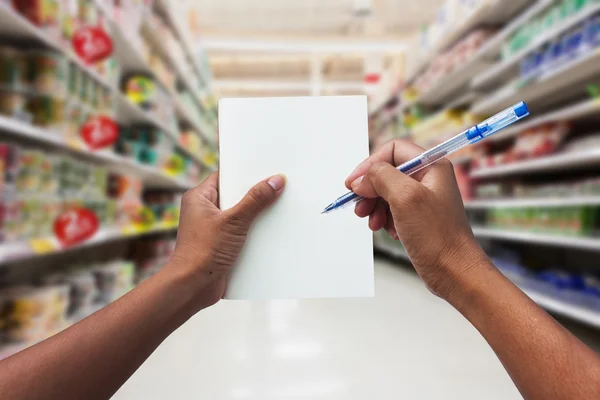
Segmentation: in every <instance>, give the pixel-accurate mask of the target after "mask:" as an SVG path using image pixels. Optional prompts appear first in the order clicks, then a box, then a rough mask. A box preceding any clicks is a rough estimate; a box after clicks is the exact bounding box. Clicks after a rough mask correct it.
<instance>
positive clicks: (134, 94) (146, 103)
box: [123, 75, 176, 127]
mask: <svg viewBox="0 0 600 400" xmlns="http://www.w3.org/2000/svg"><path fill="white" fill-rule="evenodd" d="M123 92H124V93H125V95H126V96H127V98H128V99H129V100H130V101H131V102H132V103H133V104H136V105H138V106H140V107H142V108H143V109H144V110H147V111H150V112H152V114H153V115H155V116H156V117H157V119H158V120H160V121H162V122H164V123H166V124H167V125H168V126H169V127H174V126H176V118H175V109H174V107H173V103H172V99H171V96H169V94H168V93H167V92H166V91H165V90H164V89H162V88H161V87H160V86H159V85H157V84H156V83H155V82H154V80H153V79H152V78H151V77H148V76H145V75H133V76H130V77H129V78H127V79H126V80H125V81H124V82H123Z"/></svg>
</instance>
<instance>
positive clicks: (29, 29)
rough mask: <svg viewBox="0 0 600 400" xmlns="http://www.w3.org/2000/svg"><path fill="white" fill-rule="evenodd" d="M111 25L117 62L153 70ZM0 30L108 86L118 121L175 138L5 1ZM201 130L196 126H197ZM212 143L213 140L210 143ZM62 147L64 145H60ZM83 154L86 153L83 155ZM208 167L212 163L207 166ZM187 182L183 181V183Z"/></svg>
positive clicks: (141, 69)
mask: <svg viewBox="0 0 600 400" xmlns="http://www.w3.org/2000/svg"><path fill="white" fill-rule="evenodd" d="M110 25H111V35H112V37H113V40H114V41H115V50H116V54H117V57H118V58H119V61H120V63H121V67H122V68H124V69H128V70H135V71H138V72H146V73H150V74H153V72H152V71H151V69H150V67H149V66H148V65H147V63H146V62H145V60H144V59H143V57H142V56H141V54H140V53H139V51H138V50H137V49H136V48H135V46H133V44H132V42H131V40H129V39H128V38H127V37H126V35H125V34H124V33H123V32H122V30H121V29H120V28H119V27H118V25H117V24H116V23H115V22H114V21H112V22H111V23H110ZM0 34H3V35H12V36H13V37H15V36H16V37H20V38H22V39H25V40H26V39H29V40H34V41H38V42H40V43H42V44H44V45H45V46H48V47H50V48H51V49H54V50H56V51H59V52H61V53H62V54H64V55H66V56H67V57H68V58H69V59H70V60H71V61H73V62H75V63H76V64H77V65H78V66H79V67H80V68H81V69H82V70H84V71H86V73H88V74H89V75H90V76H92V77H94V79H95V80H96V81H97V82H99V83H101V84H102V85H104V86H105V87H107V88H110V89H111V90H112V92H113V94H114V96H115V98H116V100H117V119H118V120H119V122H121V123H142V124H150V125H153V126H156V127H157V128H159V129H161V130H163V131H164V132H166V133H167V134H169V135H170V136H171V137H172V138H174V139H175V140H177V135H178V134H177V133H176V132H174V131H173V130H172V129H171V128H169V127H168V126H166V124H164V123H163V122H162V121H159V120H158V119H157V118H156V117H155V116H154V115H152V114H151V113H149V112H146V111H144V110H142V109H141V108H139V107H137V106H136V105H134V104H132V103H131V102H129V101H128V100H127V98H126V97H125V96H124V95H123V94H122V93H121V91H120V90H119V89H118V87H117V83H116V82H109V81H107V80H106V78H104V77H102V76H99V75H98V73H97V72H96V71H95V70H94V69H93V68H90V67H88V66H87V65H85V64H84V63H83V62H82V61H81V60H79V58H78V57H76V56H75V55H74V54H73V53H72V52H71V51H65V49H64V48H63V47H62V46H61V44H60V43H58V42H56V41H55V40H53V39H52V38H51V37H50V36H49V35H48V34H46V33H45V32H43V31H42V30H41V29H39V28H38V27H37V26H35V25H33V24H31V23H30V22H29V21H28V20H27V19H25V18H24V17H23V16H21V15H20V14H18V13H17V12H15V11H14V10H13V9H12V8H11V7H10V6H9V5H7V4H4V3H0ZM6 120H7V119H6V118H3V123H7V121H6ZM16 125H21V126H20V127H19V129H20V130H25V131H29V132H33V131H36V130H38V131H41V130H39V129H38V128H35V127H31V129H26V128H24V127H23V126H22V124H18V123H16ZM198 131H199V132H201V131H200V130H198ZM34 136H37V137H39V136H43V135H34ZM208 142H209V143H213V142H212V141H208ZM213 145H214V144H213ZM63 147H64V146H63ZM180 149H181V150H182V151H183V152H184V153H186V154H190V152H189V151H188V150H187V149H184V148H183V147H182V146H180ZM80 153H81V155H86V154H84V153H89V156H90V157H91V158H98V157H96V156H95V155H93V154H92V152H91V151H87V150H85V149H80ZM86 156H87V155H86ZM100 157H101V158H105V155H104V154H103V155H100ZM194 159H195V160H196V161H197V162H199V163H200V165H203V163H202V161H201V160H199V159H198V158H197V157H195V156H194ZM209 168H210V169H212V167H209ZM140 169H141V170H145V172H146V173H148V168H146V166H140ZM168 179H169V181H172V180H173V179H172V178H168ZM187 186H188V185H185V187H187ZM177 187H181V182H177Z"/></svg>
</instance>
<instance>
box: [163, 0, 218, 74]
mask: <svg viewBox="0 0 600 400" xmlns="http://www.w3.org/2000/svg"><path fill="white" fill-rule="evenodd" d="M155 4H156V6H157V8H158V9H160V10H161V11H162V12H163V13H164V15H165V16H166V17H167V22H168V23H169V25H170V26H171V28H172V29H173V31H174V32H175V34H176V36H177V37H178V39H179V41H180V42H181V46H182V47H183V50H184V51H185V52H186V53H187V56H188V61H189V62H190V64H191V65H192V67H193V69H194V70H195V71H196V73H197V74H198V77H199V78H200V80H201V81H203V82H204V83H207V79H206V77H205V76H204V72H203V70H202V68H201V67H200V64H199V63H198V58H197V54H196V50H195V49H194V46H193V45H192V41H191V39H190V38H189V35H188V34H187V33H186V32H185V31H184V30H183V29H182V28H181V26H182V23H181V21H179V19H178V18H176V17H175V16H174V15H173V10H172V8H171V7H172V5H169V4H168V2H167V1H166V0H156V2H155Z"/></svg>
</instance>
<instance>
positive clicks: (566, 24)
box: [472, 4, 600, 88]
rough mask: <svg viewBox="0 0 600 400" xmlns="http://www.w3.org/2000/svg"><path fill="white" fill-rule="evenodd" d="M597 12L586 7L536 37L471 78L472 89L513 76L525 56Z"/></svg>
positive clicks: (594, 7)
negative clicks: (510, 55)
mask: <svg viewBox="0 0 600 400" xmlns="http://www.w3.org/2000/svg"><path fill="white" fill-rule="evenodd" d="M598 11H600V5H592V4H590V5H588V6H587V7H586V9H584V10H582V11H581V12H579V13H577V14H575V15H573V16H572V17H570V18H568V19H567V20H565V21H563V22H562V23H561V24H559V25H557V26H556V27H555V28H554V29H552V30H550V31H548V32H546V33H545V34H543V35H541V36H538V37H537V38H536V39H535V40H534V41H532V42H531V43H530V44H529V46H527V47H526V48H524V49H523V50H521V51H520V52H518V53H516V54H514V55H513V56H512V57H510V58H509V59H507V60H504V61H501V62H499V63H497V64H496V65H495V66H493V67H492V68H490V69H488V70H487V71H485V72H483V73H482V74H480V75H478V76H476V77H475V78H473V81H472V85H473V87H474V88H484V87H487V86H490V85H491V84H493V83H495V82H498V81H500V80H502V79H503V78H505V77H506V76H507V75H509V74H511V73H513V74H514V73H515V72H516V71H517V70H518V66H519V63H520V62H521V60H522V59H523V58H525V56H527V55H528V54H529V53H531V52H532V51H533V50H536V49H537V48H539V47H540V46H542V45H544V44H545V43H547V42H549V41H550V40H552V39H554V38H556V37H558V36H560V35H562V34H563V33H565V32H567V31H568V30H569V29H571V28H572V27H574V26H576V25H578V24H580V23H582V22H583V21H585V20H586V19H588V18H589V17H591V16H592V15H594V14H595V13H596V12H598Z"/></svg>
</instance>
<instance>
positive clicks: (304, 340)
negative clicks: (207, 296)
mask: <svg viewBox="0 0 600 400" xmlns="http://www.w3.org/2000/svg"><path fill="white" fill-rule="evenodd" d="M376 264H377V266H376V284H377V287H376V293H377V296H376V298H375V299H349V300H315V301H301V302H299V301H277V302H253V303H248V302H221V303H220V304H219V305H218V306H216V307H214V308H212V309H209V310H207V311H205V312H204V313H201V314H199V315H197V316H196V317H195V318H193V319H192V320H191V321H189V322H188V323H187V324H186V325H185V326H184V327H182V328H181V329H180V330H179V331H178V332H176V333H175V334H174V335H173V336H171V337H170V338H169V339H168V340H167V341H166V342H165V343H164V344H163V345H162V346H161V347H160V348H159V349H158V350H157V351H156V353H155V354H154V355H153V356H152V357H151V358H150V359H149V360H148V362H147V363H146V364H145V365H144V366H142V368H141V369H140V370H139V371H138V372H137V373H136V374H135V375H134V376H133V377H132V378H131V379H130V381H129V382H128V383H127V384H126V385H125V386H124V387H123V388H122V389H121V391H120V392H119V393H118V394H117V395H116V396H115V398H116V399H118V400H138V399H139V400H142V399H144V400H147V399H165V398H170V399H192V398H194V399H195V398H204V399H215V400H216V399H260V400H269V399H361V400H362V399H366V398H374V399H378V400H386V399H400V398H408V399H435V398H444V399H461V400H466V399H481V398H486V399H489V400H493V399H503V400H505V399H518V398H520V396H519V395H518V392H517V391H516V389H515V388H514V387H513V385H512V383H511V381H510V380H509V378H508V376H507V375H506V374H505V372H504V370H503V369H502V366H501V365H500V363H499V362H498V361H497V360H496V358H495V356H494V354H493V352H492V351H491V350H490V349H489V348H488V347H487V345H486V343H485V342H484V341H483V339H481V338H480V336H479V334H478V333H477V332H476V331H475V330H474V329H473V328H472V327H471V326H470V325H469V324H468V323H467V322H465V321H464V320H463V319H462V318H461V317H460V316H459V315H458V313H456V312H455V311H454V310H453V309H452V308H450V307H449V306H448V305H447V304H446V303H444V302H443V301H441V300H439V299H437V298H435V297H433V296H432V295H430V294H429V292H427V290H426V289H425V288H424V286H423V285H422V284H421V282H420V281H419V280H418V279H417V277H416V276H415V274H414V273H412V272H410V271H408V270H406V269H404V268H399V267H397V266H394V265H392V264H390V263H389V262H387V261H383V260H378V261H377V263H376Z"/></svg>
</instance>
